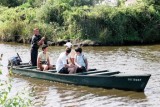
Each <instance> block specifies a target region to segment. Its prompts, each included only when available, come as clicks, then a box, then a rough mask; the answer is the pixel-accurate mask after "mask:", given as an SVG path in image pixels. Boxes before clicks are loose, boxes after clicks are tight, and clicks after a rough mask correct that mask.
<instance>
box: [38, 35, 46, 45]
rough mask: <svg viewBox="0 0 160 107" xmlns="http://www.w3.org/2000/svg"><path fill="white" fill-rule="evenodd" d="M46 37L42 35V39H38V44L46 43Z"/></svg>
mask: <svg viewBox="0 0 160 107" xmlns="http://www.w3.org/2000/svg"><path fill="white" fill-rule="evenodd" d="M44 40H45V37H42V38H41V40H39V41H38V45H42V44H44Z"/></svg>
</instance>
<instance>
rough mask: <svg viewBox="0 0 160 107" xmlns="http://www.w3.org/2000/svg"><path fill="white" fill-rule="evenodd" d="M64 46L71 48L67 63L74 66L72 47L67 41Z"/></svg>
mask: <svg viewBox="0 0 160 107" xmlns="http://www.w3.org/2000/svg"><path fill="white" fill-rule="evenodd" d="M64 46H66V47H68V48H71V53H70V55H69V59H68V63H70V64H73V65H75V64H74V56H75V54H76V52H75V51H74V50H73V49H72V46H73V45H72V43H71V42H70V41H69V40H68V42H67V43H66V44H64Z"/></svg>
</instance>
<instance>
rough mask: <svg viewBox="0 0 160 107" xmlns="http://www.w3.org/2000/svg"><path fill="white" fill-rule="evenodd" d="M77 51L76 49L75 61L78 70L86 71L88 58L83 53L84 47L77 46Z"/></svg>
mask: <svg viewBox="0 0 160 107" xmlns="http://www.w3.org/2000/svg"><path fill="white" fill-rule="evenodd" d="M75 51H76V54H75V58H74V63H75V65H76V66H77V71H76V72H77V73H79V72H86V71H87V70H88V61H87V58H86V57H85V56H84V54H83V53H82V48H81V47H77V48H76V49H75Z"/></svg>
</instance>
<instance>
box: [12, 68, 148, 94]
mask: <svg viewBox="0 0 160 107" xmlns="http://www.w3.org/2000/svg"><path fill="white" fill-rule="evenodd" d="M12 72H13V73H16V74H20V75H25V76H30V77H34V78H40V79H46V80H51V81H57V82H63V83H68V84H75V85H83V86H90V87H101V88H109V89H111V88H115V89H121V90H131V91H144V89H145V87H146V85H147V82H148V80H149V78H150V76H151V75H150V74H128V73H123V72H119V71H115V72H110V71H108V70H96V69H90V70H89V71H88V72H84V73H76V74H59V73H57V72H56V71H55V70H49V71H39V70H37V69H36V67H34V66H29V65H20V66H13V67H12Z"/></svg>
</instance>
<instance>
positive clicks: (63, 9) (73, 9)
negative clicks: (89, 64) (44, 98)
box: [0, 0, 160, 46]
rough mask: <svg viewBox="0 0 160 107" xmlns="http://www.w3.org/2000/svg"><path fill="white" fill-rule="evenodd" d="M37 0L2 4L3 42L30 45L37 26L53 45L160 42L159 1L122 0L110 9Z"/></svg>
mask: <svg viewBox="0 0 160 107" xmlns="http://www.w3.org/2000/svg"><path fill="white" fill-rule="evenodd" d="M15 1H16V0H15ZM36 1H37V0H35V1H32V0H30V2H29V1H26V2H24V3H19V4H18V5H13V4H12V5H7V4H4V5H3V6H2V4H1V6H0V40H1V41H5V42H17V43H26V44H27V43H30V39H31V36H32V35H33V29H34V28H35V27H36V28H39V29H40V33H41V35H42V36H45V37H46V38H47V40H46V41H50V43H51V44H52V45H63V44H64V41H66V40H68V39H70V40H72V41H73V43H74V42H75V43H76V44H83V45H84V46H106V45H111V46H117V45H146V44H157V43H160V30H159V28H160V5H159V2H154V3H153V2H148V1H147V0H146V1H145V0H142V1H141V0H139V1H137V2H136V3H135V4H132V5H129V6H126V5H125V2H122V1H119V2H118V4H117V5H116V6H108V5H102V4H98V5H97V4H96V2H94V3H93V2H92V0H88V1H85V0H84V1H76V0H70V1H64V0H58V1H56V0H47V1H45V2H43V3H42V2H36ZM93 1H94V0H93Z"/></svg>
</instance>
